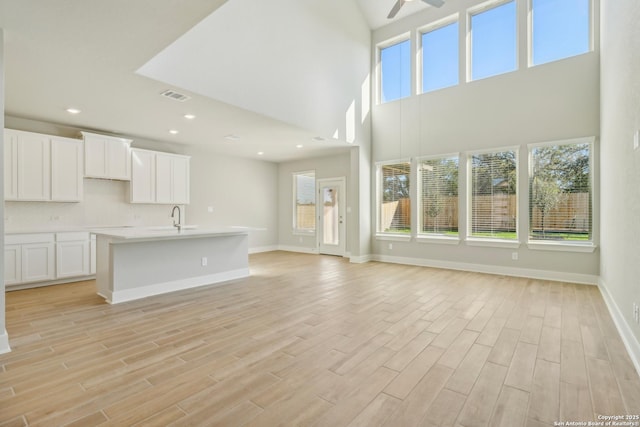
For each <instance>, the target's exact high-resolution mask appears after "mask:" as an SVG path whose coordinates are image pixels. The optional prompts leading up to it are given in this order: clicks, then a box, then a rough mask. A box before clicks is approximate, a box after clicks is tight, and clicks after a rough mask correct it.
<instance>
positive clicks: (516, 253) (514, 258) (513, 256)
mask: <svg viewBox="0 0 640 427" xmlns="http://www.w3.org/2000/svg"><path fill="white" fill-rule="evenodd" d="M511 259H512V260H514V261H517V260H518V252H511Z"/></svg>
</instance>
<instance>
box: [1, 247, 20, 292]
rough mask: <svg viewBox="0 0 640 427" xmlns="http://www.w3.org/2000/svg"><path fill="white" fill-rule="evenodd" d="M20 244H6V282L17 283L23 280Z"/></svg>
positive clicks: (6, 283) (9, 283) (8, 283)
mask: <svg viewBox="0 0 640 427" xmlns="http://www.w3.org/2000/svg"><path fill="white" fill-rule="evenodd" d="M21 250H22V247H21V246H20V245H5V246H4V284H5V285H15V284H17V283H20V282H22V271H21V263H20V260H21V258H22V253H21Z"/></svg>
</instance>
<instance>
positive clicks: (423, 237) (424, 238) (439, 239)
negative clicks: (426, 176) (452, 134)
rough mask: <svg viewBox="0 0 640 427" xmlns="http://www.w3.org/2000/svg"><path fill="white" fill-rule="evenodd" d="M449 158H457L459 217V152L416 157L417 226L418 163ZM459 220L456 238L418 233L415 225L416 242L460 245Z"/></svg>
mask: <svg viewBox="0 0 640 427" xmlns="http://www.w3.org/2000/svg"><path fill="white" fill-rule="evenodd" d="M451 157H457V158H458V216H460V206H459V205H460V188H461V187H460V168H461V167H462V166H461V164H460V163H461V162H462V156H461V155H460V153H459V152H457V153H448V154H439V155H430V156H421V157H416V159H415V160H416V161H415V170H416V173H415V176H416V188H417V190H418V191H417V193H416V194H417V195H418V200H417V201H416V205H417V208H418V210H417V212H418V214H417V215H416V219H417V221H418V224H422V214H421V209H420V206H421V204H420V202H421V201H422V200H421V197H422V179H421V178H422V177H421V176H420V172H421V171H420V163H421V162H423V161H425V160H436V159H445V158H451ZM459 223H460V218H458V235H457V236H447V235H444V234H437V233H423V232H421V231H420V229H421V227H419V226H418V225H416V228H415V229H416V241H418V242H423V243H426V242H429V243H431V242H433V243H448V244H455V245H457V244H459V243H460V225H459ZM412 228H413V224H412Z"/></svg>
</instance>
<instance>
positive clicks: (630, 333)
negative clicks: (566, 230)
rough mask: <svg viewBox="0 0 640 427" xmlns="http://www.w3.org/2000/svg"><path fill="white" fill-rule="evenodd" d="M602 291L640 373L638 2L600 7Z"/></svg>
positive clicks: (626, 0)
mask: <svg viewBox="0 0 640 427" xmlns="http://www.w3.org/2000/svg"><path fill="white" fill-rule="evenodd" d="M601 22H602V24H601V33H602V39H601V114H602V118H601V123H602V124H601V130H602V134H601V143H600V150H601V165H602V175H601V188H602V197H601V203H602V206H603V209H602V221H601V234H602V237H601V241H602V249H601V258H600V285H601V288H602V289H603V294H604V295H605V299H607V298H609V299H608V302H609V308H610V310H611V311H612V314H613V317H614V320H616V323H617V324H618V328H619V329H620V330H621V332H622V335H623V338H625V341H626V344H627V348H628V349H629V350H630V353H631V354H632V355H634V354H635V362H636V369H638V372H640V324H638V323H637V322H636V321H634V318H633V303H636V304H640V220H639V219H640V191H639V190H638V188H639V187H640V149H634V133H635V132H637V131H638V130H639V129H640V79H639V78H638V76H640V27H638V22H640V2H638V1H637V0H617V1H603V2H602V21H601Z"/></svg>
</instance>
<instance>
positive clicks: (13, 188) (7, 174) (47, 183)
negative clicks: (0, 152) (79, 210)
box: [4, 129, 82, 202]
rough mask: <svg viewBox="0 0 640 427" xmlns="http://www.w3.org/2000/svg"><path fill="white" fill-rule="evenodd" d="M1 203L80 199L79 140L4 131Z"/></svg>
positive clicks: (80, 142) (80, 159) (80, 168)
mask: <svg viewBox="0 0 640 427" xmlns="http://www.w3.org/2000/svg"><path fill="white" fill-rule="evenodd" d="M4 140H5V144H4V156H5V157H4V178H5V184H4V190H5V200H18V201H56V202H77V201H80V200H82V141H80V140H76V139H70V138H62V137H54V136H50V135H43V134H39V133H33V132H24V131H17V130H13V129H5V130H4Z"/></svg>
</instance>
